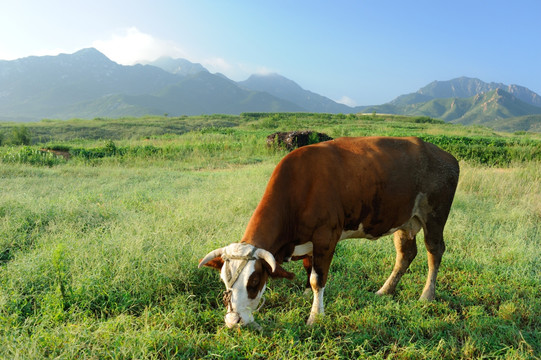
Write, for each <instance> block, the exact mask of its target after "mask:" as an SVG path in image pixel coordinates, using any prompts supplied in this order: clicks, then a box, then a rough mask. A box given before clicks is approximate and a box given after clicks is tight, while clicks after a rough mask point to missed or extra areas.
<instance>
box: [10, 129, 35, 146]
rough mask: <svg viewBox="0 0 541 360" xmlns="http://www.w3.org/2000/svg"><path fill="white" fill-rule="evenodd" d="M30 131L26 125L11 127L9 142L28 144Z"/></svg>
mask: <svg viewBox="0 0 541 360" xmlns="http://www.w3.org/2000/svg"><path fill="white" fill-rule="evenodd" d="M31 139H32V137H31V135H30V131H29V130H28V128H27V127H26V126H17V127H14V128H13V129H12V133H11V139H10V143H11V144H13V145H30V142H31Z"/></svg>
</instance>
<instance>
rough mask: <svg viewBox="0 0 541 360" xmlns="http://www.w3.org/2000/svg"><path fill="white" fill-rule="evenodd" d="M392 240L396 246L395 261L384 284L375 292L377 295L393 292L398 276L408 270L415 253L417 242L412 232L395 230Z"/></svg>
mask: <svg viewBox="0 0 541 360" xmlns="http://www.w3.org/2000/svg"><path fill="white" fill-rule="evenodd" d="M393 240H394V246H395V248H396V261H395V264H394V268H393V272H392V273H391V276H389V278H388V279H387V281H385V284H383V286H382V287H381V289H379V290H378V291H377V292H376V294H378V295H387V294H392V293H394V291H395V289H396V285H397V284H398V282H399V281H400V278H401V277H402V275H404V273H405V272H406V270H408V267H409V266H410V264H411V262H412V261H413V259H415V256H416V255H417V243H416V241H415V234H414V233H412V232H410V231H404V230H397V231H396V232H395V233H394V239H393Z"/></svg>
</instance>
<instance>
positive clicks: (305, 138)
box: [267, 130, 333, 151]
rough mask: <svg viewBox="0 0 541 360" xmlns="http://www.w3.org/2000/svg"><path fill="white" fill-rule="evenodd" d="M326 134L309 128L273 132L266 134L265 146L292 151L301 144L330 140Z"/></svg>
mask: <svg viewBox="0 0 541 360" xmlns="http://www.w3.org/2000/svg"><path fill="white" fill-rule="evenodd" d="M332 139H333V138H332V137H330V136H329V135H327V134H324V133H319V132H315V131H310V130H304V131H288V132H275V133H274V134H270V135H269V136H267V147H273V146H276V147H280V148H285V149H287V150H289V151H292V150H294V149H296V148H300V147H301V146H305V145H310V144H316V143H318V142H322V141H327V140H332Z"/></svg>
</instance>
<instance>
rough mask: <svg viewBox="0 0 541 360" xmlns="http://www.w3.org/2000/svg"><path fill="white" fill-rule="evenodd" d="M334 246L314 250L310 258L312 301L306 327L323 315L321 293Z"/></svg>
mask: <svg viewBox="0 0 541 360" xmlns="http://www.w3.org/2000/svg"><path fill="white" fill-rule="evenodd" d="M335 246H336V244H334V245H332V248H331V247H330V244H328V243H327V246H326V247H324V248H323V249H317V250H316V249H315V248H314V253H313V256H312V272H311V274H310V287H311V288H312V292H313V293H314V301H313V303H312V309H311V310H310V317H308V321H307V322H306V324H307V325H313V324H314V323H315V322H316V320H317V319H318V318H319V317H321V316H323V315H324V314H325V306H324V304H323V293H324V292H325V284H326V283H327V275H328V273H329V267H330V265H331V261H332V257H333V254H334V249H335ZM314 247H315V246H314Z"/></svg>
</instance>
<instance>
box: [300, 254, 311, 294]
mask: <svg viewBox="0 0 541 360" xmlns="http://www.w3.org/2000/svg"><path fill="white" fill-rule="evenodd" d="M302 265H303V266H304V270H305V271H306V276H307V279H306V286H305V289H304V294H305V295H309V294H310V293H311V292H312V291H311V290H312V286H311V285H310V275H312V257H311V256H307V257H305V258H304V259H302Z"/></svg>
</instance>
